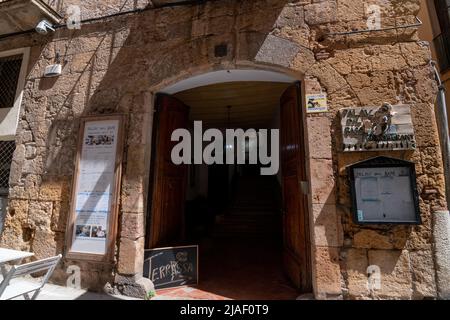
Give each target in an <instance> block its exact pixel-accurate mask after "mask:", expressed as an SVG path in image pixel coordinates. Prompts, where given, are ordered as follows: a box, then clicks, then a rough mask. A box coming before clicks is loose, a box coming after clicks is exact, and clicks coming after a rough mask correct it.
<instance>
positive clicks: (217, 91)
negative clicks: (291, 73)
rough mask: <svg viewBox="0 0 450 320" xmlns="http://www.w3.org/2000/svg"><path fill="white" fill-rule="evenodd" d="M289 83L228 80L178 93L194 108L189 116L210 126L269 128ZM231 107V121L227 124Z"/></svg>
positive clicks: (179, 96)
mask: <svg viewBox="0 0 450 320" xmlns="http://www.w3.org/2000/svg"><path fill="white" fill-rule="evenodd" d="M289 85H290V84H289V83H280V82H257V81H251V82H225V83H218V84H212V85H207V86H202V87H198V88H193V89H189V90H186V91H182V92H179V93H177V94H175V95H174V96H175V97H176V98H178V99H179V100H181V101H183V102H184V103H185V104H187V105H188V106H190V107H191V112H190V119H191V120H192V121H194V120H202V121H203V126H204V127H208V128H211V127H213V128H225V127H229V128H244V129H245V128H268V127H270V123H271V122H272V120H273V118H274V115H275V113H276V110H277V108H278V107H279V104H280V97H281V95H282V94H283V92H284V90H286V88H287V87H288V86H289ZM228 106H231V108H230V123H228Z"/></svg>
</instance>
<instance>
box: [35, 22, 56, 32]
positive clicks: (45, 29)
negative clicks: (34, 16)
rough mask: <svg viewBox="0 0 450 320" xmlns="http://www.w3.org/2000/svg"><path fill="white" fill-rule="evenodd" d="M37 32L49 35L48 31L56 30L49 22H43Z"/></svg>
mask: <svg viewBox="0 0 450 320" xmlns="http://www.w3.org/2000/svg"><path fill="white" fill-rule="evenodd" d="M35 29H36V32H37V33H40V34H47V33H48V30H50V31H53V32H54V31H55V28H54V27H53V25H52V24H51V23H50V22H48V21H47V20H42V21H41V22H39V23H38V24H37V26H36V28H35Z"/></svg>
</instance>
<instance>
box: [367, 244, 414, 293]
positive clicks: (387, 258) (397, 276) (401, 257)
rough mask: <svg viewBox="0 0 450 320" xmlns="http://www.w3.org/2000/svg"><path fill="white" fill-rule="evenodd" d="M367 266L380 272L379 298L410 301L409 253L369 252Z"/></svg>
mask: <svg viewBox="0 0 450 320" xmlns="http://www.w3.org/2000/svg"><path fill="white" fill-rule="evenodd" d="M369 265H374V266H378V267H379V268H380V270H381V288H380V290H377V291H376V292H375V295H376V296H378V297H380V298H388V299H411V297H412V293H413V289H412V276H411V272H410V270H411V265H410V261H409V253H408V251H406V250H403V251H399V250H369Z"/></svg>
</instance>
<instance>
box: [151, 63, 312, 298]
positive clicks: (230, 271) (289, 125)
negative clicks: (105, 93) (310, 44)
mask: <svg viewBox="0 0 450 320" xmlns="http://www.w3.org/2000/svg"><path fill="white" fill-rule="evenodd" d="M301 97H302V94H301V83H300V82H299V81H298V79H295V78H293V77H291V76H288V75H285V74H283V73H278V72H273V71H265V70H221V71H213V72H209V73H205V74H201V75H198V76H194V77H191V78H188V79H185V80H182V81H179V82H177V83H174V84H172V85H170V86H167V87H166V88H164V89H162V90H160V92H159V93H158V94H157V95H156V100H155V111H156V113H155V117H154V126H153V128H154V131H153V145H152V150H153V152H152V164H151V174H150V181H149V186H150V188H149V195H148V199H149V204H148V208H149V210H148V216H147V230H146V247H147V248H149V249H150V248H156V247H165V246H179V245H185V244H198V245H199V247H200V268H199V269H200V275H199V277H200V284H199V286H198V288H199V289H200V290H201V291H202V292H207V293H208V294H210V295H207V296H206V297H207V298H216V297H217V298H236V299H272V298H273V299H289V298H295V297H296V296H298V295H299V294H300V293H305V292H311V291H312V288H311V267H310V252H309V251H310V244H309V243H310V242H309V223H308V221H309V214H308V205H307V197H306V192H305V185H306V183H305V182H306V181H307V180H308V178H307V173H306V164H305V144H304V133H303V122H304V115H303V112H302V110H303V102H302V98H301ZM199 123H200V128H201V129H200V142H199V143H197V146H195V144H196V141H192V149H191V150H192V153H191V154H190V156H189V157H190V158H191V159H192V161H191V162H189V164H181V165H180V164H175V163H174V162H173V159H172V158H171V156H172V154H171V152H172V150H173V148H174V146H175V145H176V144H177V143H178V142H176V141H171V135H172V133H173V131H174V130H176V129H180V128H183V129H186V130H188V131H189V132H190V133H191V137H192V139H197V138H198V133H199V132H198V125H199ZM207 129H215V130H216V131H218V132H221V133H223V134H225V133H226V132H227V129H233V130H237V129H242V131H245V132H250V131H247V130H252V129H254V132H255V133H256V136H255V137H256V138H255V139H254V140H252V137H251V134H250V135H249V136H246V139H245V140H244V141H243V144H242V145H241V146H240V145H239V141H238V140H233V142H232V145H231V146H230V145H229V144H228V142H224V141H228V140H226V139H224V140H223V141H222V143H223V155H222V157H223V159H224V161H223V163H219V164H218V163H217V162H216V163H207V161H206V163H205V158H204V148H205V147H206V146H207V144H208V141H204V140H205V139H202V138H204V136H203V132H204V130H207ZM261 130H268V131H270V130H272V131H277V130H278V131H279V139H278V140H274V141H270V142H269V144H268V145H269V146H270V150H271V151H272V153H273V151H274V150H277V152H276V154H271V156H272V158H271V159H272V160H274V159H275V158H274V157H275V156H276V158H277V159H278V160H276V161H278V167H277V170H276V172H274V174H273V175H268V176H266V175H261V172H262V170H261V169H262V167H264V165H266V167H267V162H265V163H262V162H261V161H260V159H258V160H257V161H256V162H251V161H249V159H248V157H245V159H246V162H245V163H237V161H236V162H234V163H228V162H227V161H226V154H227V149H229V148H230V147H231V148H232V149H234V150H235V151H236V153H237V152H238V149H239V148H240V147H242V149H243V150H244V151H243V154H244V156H245V155H247V156H248V155H249V150H251V148H252V147H251V144H252V141H253V143H256V145H257V146H256V150H258V152H257V154H258V155H260V154H259V150H260V148H258V145H259V143H260V140H259V139H260V135H259V133H260V132H261ZM196 133H197V137H196ZM250 133H251V132H250ZM269 136H270V134H269ZM270 137H272V136H270ZM277 137H278V136H277ZM206 140H208V139H206ZM209 141H213V140H212V139H209ZM235 142H236V145H235V144H234V143H235ZM273 144H278V149H276V148H275V149H272V146H273ZM199 153H200V157H199V158H200V162H198V160H199V159H196V157H198V154H199ZM214 155H216V154H214ZM266 155H269V154H268V153H267V154H266ZM216 159H217V158H216ZM272 164H273V163H271V164H270V165H272ZM278 168H279V170H278ZM173 292H174V291H173V290H172V291H171V292H169V293H167V292H166V294H174V293H173ZM189 292H191V291H189ZM175 294H180V291H179V290H178V291H176V293H175ZM181 295H182V296H183V295H184V294H182V293H181ZM193 297H195V298H199V297H198V296H193Z"/></svg>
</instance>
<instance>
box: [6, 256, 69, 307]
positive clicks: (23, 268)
mask: <svg viewBox="0 0 450 320" xmlns="http://www.w3.org/2000/svg"><path fill="white" fill-rule="evenodd" d="M61 257H62V256H61V255H57V256H55V257H51V258H46V259H42V260H38V261H34V262H30V263H25V264H22V265H17V266H12V267H11V269H10V270H9V271H8V273H7V274H6V275H5V278H4V279H3V281H2V282H1V283H0V300H9V299H13V298H16V297H19V296H24V298H25V299H26V300H30V297H29V295H28V294H29V293H31V292H34V294H33V295H32V296H31V300H34V299H36V297H37V296H38V295H39V293H40V291H41V289H42V288H43V287H44V286H45V284H46V283H47V281H48V279H49V278H50V276H51V275H52V273H53V271H54V270H55V268H56V265H57V264H58V262H59V260H60V259H61ZM44 270H47V273H46V274H45V276H44V277H43V278H42V280H41V281H37V282H31V281H27V280H24V279H19V277H23V276H26V275H29V274H33V273H36V272H40V271H44Z"/></svg>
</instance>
